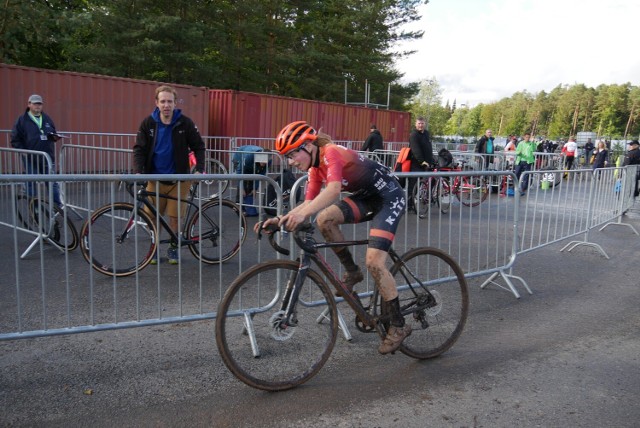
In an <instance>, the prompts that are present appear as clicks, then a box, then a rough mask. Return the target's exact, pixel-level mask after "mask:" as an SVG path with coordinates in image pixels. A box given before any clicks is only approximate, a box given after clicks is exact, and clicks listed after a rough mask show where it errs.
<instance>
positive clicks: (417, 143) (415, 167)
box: [407, 116, 437, 213]
mask: <svg viewBox="0 0 640 428" xmlns="http://www.w3.org/2000/svg"><path fill="white" fill-rule="evenodd" d="M409 148H410V149H411V171H412V172H416V171H424V170H425V169H428V168H429V166H430V165H436V164H437V162H436V160H435V159H434V158H433V148H432V146H431V138H430V136H429V131H427V129H426V121H425V118H424V117H422V116H418V117H417V118H416V123H415V129H414V130H413V131H411V134H410V135H409ZM416 182H417V179H416V178H410V179H409V189H408V192H409V193H408V196H409V198H408V199H409V203H408V204H407V205H408V210H409V212H412V213H415V212H416V207H415V201H414V200H413V198H412V197H411V195H413V188H414V187H415V185H416Z"/></svg>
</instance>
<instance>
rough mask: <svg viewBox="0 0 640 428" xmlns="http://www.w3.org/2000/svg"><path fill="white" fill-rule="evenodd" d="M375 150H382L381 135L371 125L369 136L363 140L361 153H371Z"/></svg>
mask: <svg viewBox="0 0 640 428" xmlns="http://www.w3.org/2000/svg"><path fill="white" fill-rule="evenodd" d="M375 150H382V134H380V131H378V128H376V126H375V125H371V134H369V136H368V137H367V139H366V140H365V142H364V145H363V146H362V151H363V152H366V151H369V152H373V151H375Z"/></svg>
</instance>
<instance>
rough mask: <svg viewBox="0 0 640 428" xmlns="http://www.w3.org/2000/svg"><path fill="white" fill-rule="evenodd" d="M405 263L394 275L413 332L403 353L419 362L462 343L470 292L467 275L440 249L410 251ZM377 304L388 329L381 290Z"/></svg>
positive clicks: (404, 344) (385, 306)
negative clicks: (461, 335) (458, 341)
mask: <svg viewBox="0 0 640 428" xmlns="http://www.w3.org/2000/svg"><path fill="white" fill-rule="evenodd" d="M402 261H403V262H404V264H405V265H406V267H404V266H403V265H402V263H401V262H397V263H395V264H394V265H393V267H392V268H391V274H392V275H393V276H394V278H395V280H396V283H397V286H398V295H399V296H398V297H399V299H400V309H401V311H402V314H403V315H405V322H407V323H409V324H410V325H411V327H412V329H413V330H412V333H411V336H409V337H407V338H406V339H405V340H404V342H402V345H401V346H400V348H399V349H400V351H401V352H403V353H404V354H406V355H408V356H410V357H413V358H417V359H427V358H433V357H437V356H438V355H440V354H442V353H443V352H445V351H447V350H448V349H449V348H451V347H452V346H453V344H454V343H455V342H456V341H457V340H458V338H459V337H460V334H461V333H462V330H463V329H464V325H465V323H466V320H467V315H468V312H469V291H468V289H467V282H466V280H465V277H464V273H463V272H462V269H461V268H460V266H458V264H457V263H456V262H455V261H454V260H453V259H452V258H451V257H450V256H449V255H448V254H446V253H444V252H443V251H441V250H438V249H436V248H430V247H422V248H416V249H413V250H410V251H408V252H407V253H406V254H404V255H403V256H402ZM418 280H419V282H420V283H421V284H422V285H420V284H418ZM409 283H410V284H411V286H412V287H410V286H409V285H408V284H409ZM426 290H428V291H429V292H427V291H426ZM374 302H376V304H377V305H379V308H378V310H377V312H378V313H380V314H381V321H382V323H383V325H384V326H385V328H386V329H388V328H389V321H390V317H389V309H388V308H387V305H386V304H384V303H383V304H380V303H381V302H382V300H381V298H380V297H379V295H378V290H377V289H376V291H375V292H374Z"/></svg>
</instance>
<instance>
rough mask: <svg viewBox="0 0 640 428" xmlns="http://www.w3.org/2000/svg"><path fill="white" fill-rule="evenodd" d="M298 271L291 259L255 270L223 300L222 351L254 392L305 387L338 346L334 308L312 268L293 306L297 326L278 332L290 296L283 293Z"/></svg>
mask: <svg viewBox="0 0 640 428" xmlns="http://www.w3.org/2000/svg"><path fill="white" fill-rule="evenodd" d="M298 267H299V264H298V263H297V262H294V261H292V260H281V261H280V260H274V261H270V262H265V263H261V264H259V265H256V266H253V267H252V268H250V269H249V270H248V271H246V272H244V273H243V274H242V275H240V276H239V277H238V278H236V280H235V281H233V283H232V284H231V286H230V287H229V289H228V290H227V292H226V293H225V295H224V297H223V298H222V300H221V301H220V305H219V307H218V312H217V316H216V344H217V346H218V350H219V351H220V355H221V356H222V360H223V361H224V363H225V365H226V366H227V367H228V368H229V370H231V373H233V374H234V375H235V376H236V377H237V378H238V379H240V380H241V381H242V382H244V383H246V384H247V385H249V386H252V387H254V388H258V389H263V390H267V391H281V390H285V389H290V388H294V387H296V386H298V385H300V384H302V383H304V382H306V381H307V380H309V379H311V378H312V377H313V376H314V375H315V374H316V373H317V372H318V371H319V370H320V369H321V368H322V366H323V365H324V363H325V362H326V361H327V359H328V358H329V355H330V354H331V351H332V350H333V346H334V345H335V342H336V337H337V334H338V312H337V309H336V303H335V300H334V299H333V295H332V293H331V292H330V291H329V287H328V286H327V284H326V283H325V282H324V281H323V280H322V278H321V277H320V275H318V273H317V272H315V271H314V270H312V269H309V270H308V271H307V277H306V279H305V281H304V283H303V284H302V288H301V290H300V294H299V298H298V301H297V302H296V303H295V312H294V314H293V316H292V321H293V322H294V323H295V325H289V326H288V327H286V328H285V329H283V328H281V327H280V324H279V321H281V320H282V316H283V314H284V310H283V309H282V308H284V307H286V306H287V305H288V303H289V302H288V300H289V297H290V296H289V293H285V291H287V289H288V286H289V285H290V284H293V281H295V278H296V275H297V273H298ZM283 295H284V297H283ZM292 324H293V323H292Z"/></svg>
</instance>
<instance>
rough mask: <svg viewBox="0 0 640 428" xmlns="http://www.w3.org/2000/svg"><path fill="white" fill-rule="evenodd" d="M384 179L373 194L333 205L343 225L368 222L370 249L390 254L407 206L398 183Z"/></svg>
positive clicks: (357, 193)
mask: <svg viewBox="0 0 640 428" xmlns="http://www.w3.org/2000/svg"><path fill="white" fill-rule="evenodd" d="M386 177H387V178H386V180H385V181H386V184H385V185H384V187H382V188H381V189H379V190H377V191H376V192H373V193H372V192H356V193H354V194H352V195H351V196H348V197H346V198H344V199H343V200H341V201H340V202H338V203H336V206H337V207H338V208H339V209H340V211H342V215H343V216H344V222H345V223H347V224H353V223H362V222H363V221H371V228H370V231H369V247H370V248H376V249H378V250H382V251H389V248H390V247H391V244H392V243H393V238H394V237H395V233H396V229H397V228H398V223H400V219H401V218H402V216H403V215H404V213H405V209H406V205H407V203H406V200H405V192H404V189H403V188H402V187H401V186H400V183H398V180H396V179H395V177H392V176H386Z"/></svg>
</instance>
